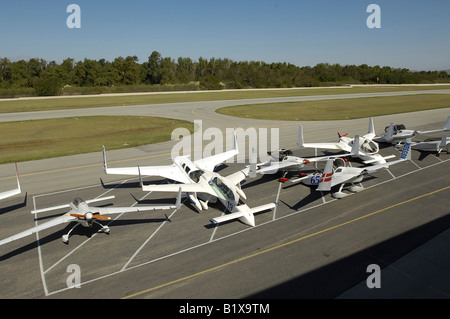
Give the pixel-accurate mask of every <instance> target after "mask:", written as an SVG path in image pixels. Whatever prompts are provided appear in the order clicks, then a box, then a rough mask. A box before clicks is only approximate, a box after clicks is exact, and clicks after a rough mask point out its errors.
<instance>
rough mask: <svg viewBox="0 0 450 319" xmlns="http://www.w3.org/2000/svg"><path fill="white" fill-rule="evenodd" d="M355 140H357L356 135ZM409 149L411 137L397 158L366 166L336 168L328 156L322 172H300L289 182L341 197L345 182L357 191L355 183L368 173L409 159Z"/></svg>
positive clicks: (344, 194) (358, 188)
mask: <svg viewBox="0 0 450 319" xmlns="http://www.w3.org/2000/svg"><path fill="white" fill-rule="evenodd" d="M355 141H358V139H357V138H356V137H355ZM356 143H357V142H356ZM410 150H411V139H408V140H407V142H406V143H405V145H404V147H403V151H402V153H401V156H400V158H399V159H398V160H394V161H390V162H387V163H382V164H378V165H371V166H366V167H350V166H338V167H337V168H334V162H335V160H336V158H330V159H328V160H327V162H326V164H325V168H324V170H323V172H317V173H313V174H300V178H297V179H293V180H291V182H293V183H295V182H299V181H301V182H302V184H305V185H308V186H317V189H316V190H317V191H326V192H328V191H331V192H332V193H331V194H332V196H333V197H335V198H342V197H345V196H347V194H346V193H343V192H342V190H343V188H344V185H345V184H350V186H349V187H348V190H349V191H351V192H354V193H357V192H358V191H360V190H362V188H361V187H360V186H357V185H355V183H359V182H362V181H363V179H364V177H365V176H366V175H368V174H372V173H375V172H376V171H378V170H380V169H383V168H388V167H389V166H390V165H394V164H397V163H401V162H404V161H406V160H410V159H411V154H410ZM280 181H282V182H283V181H287V179H280ZM338 185H339V189H338V190H337V191H336V192H333V191H332V188H333V187H334V186H338Z"/></svg>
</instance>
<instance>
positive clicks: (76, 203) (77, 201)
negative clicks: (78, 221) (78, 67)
mask: <svg viewBox="0 0 450 319" xmlns="http://www.w3.org/2000/svg"><path fill="white" fill-rule="evenodd" d="M82 202H83V200H82V199H81V198H79V197H77V198H75V199H74V200H73V202H72V204H73V205H75V207H78V205H80V204H81V203H82Z"/></svg>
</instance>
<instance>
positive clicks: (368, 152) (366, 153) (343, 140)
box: [297, 118, 395, 165]
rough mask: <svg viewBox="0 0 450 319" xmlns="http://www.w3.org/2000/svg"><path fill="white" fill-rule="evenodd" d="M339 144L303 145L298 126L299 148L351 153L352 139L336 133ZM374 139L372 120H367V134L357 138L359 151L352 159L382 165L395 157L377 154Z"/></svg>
mask: <svg viewBox="0 0 450 319" xmlns="http://www.w3.org/2000/svg"><path fill="white" fill-rule="evenodd" d="M338 136H339V142H329V143H305V142H304V138H303V126H302V125H299V132H298V139H297V145H298V146H299V147H301V148H305V147H308V148H321V149H335V150H342V151H345V152H349V153H350V152H352V147H353V143H354V141H355V139H354V138H349V137H347V134H344V135H341V134H339V133H338ZM374 138H375V128H374V125H373V119H372V118H369V130H368V132H367V134H365V135H363V136H361V137H359V145H360V149H359V152H358V153H357V154H352V157H359V158H360V159H361V160H362V161H363V163H364V164H373V165H376V164H384V163H386V160H387V159H389V158H393V157H395V156H394V155H389V156H384V157H383V156H382V155H381V154H379V153H378V152H379V150H380V148H379V146H378V143H376V142H374V141H373V139H374Z"/></svg>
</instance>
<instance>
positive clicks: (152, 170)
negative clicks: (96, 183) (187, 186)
mask: <svg viewBox="0 0 450 319" xmlns="http://www.w3.org/2000/svg"><path fill="white" fill-rule="evenodd" d="M139 169H140V170H141V174H142V175H144V176H161V177H164V178H168V179H171V180H174V181H177V182H180V183H186V182H189V180H187V178H186V177H185V176H184V175H183V174H182V173H181V172H180V169H179V168H178V167H177V166H175V165H173V164H172V165H165V166H142V167H139V168H138V167H119V168H106V170H105V173H106V174H118V175H136V176H138V175H139Z"/></svg>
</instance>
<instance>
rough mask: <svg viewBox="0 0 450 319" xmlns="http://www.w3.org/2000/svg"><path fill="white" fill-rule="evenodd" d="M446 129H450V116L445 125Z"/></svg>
mask: <svg viewBox="0 0 450 319" xmlns="http://www.w3.org/2000/svg"><path fill="white" fill-rule="evenodd" d="M444 131H450V116H448V117H447V121H446V122H445V125H444Z"/></svg>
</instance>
